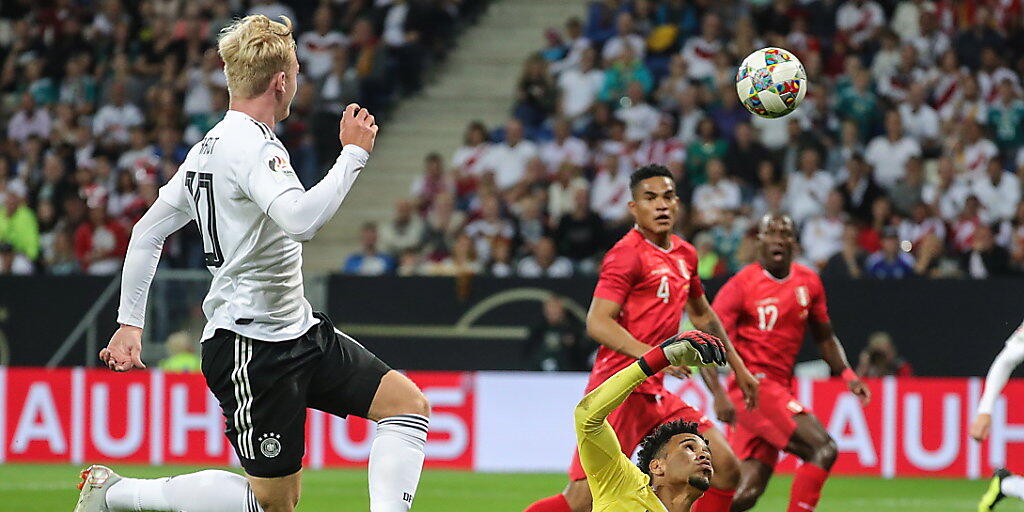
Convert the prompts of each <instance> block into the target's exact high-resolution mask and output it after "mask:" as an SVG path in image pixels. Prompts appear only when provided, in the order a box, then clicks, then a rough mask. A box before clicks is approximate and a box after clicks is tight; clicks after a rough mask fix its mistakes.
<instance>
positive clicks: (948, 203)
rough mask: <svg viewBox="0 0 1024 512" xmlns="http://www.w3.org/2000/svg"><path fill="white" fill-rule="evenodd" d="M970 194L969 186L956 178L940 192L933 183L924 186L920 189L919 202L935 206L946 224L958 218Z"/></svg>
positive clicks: (937, 186)
mask: <svg viewBox="0 0 1024 512" xmlns="http://www.w3.org/2000/svg"><path fill="white" fill-rule="evenodd" d="M970 194H971V189H970V184H969V183H968V182H967V181H966V180H964V179H962V178H957V179H955V180H953V183H952V184H951V185H950V186H949V188H947V189H946V190H942V189H941V188H940V187H939V185H937V184H935V183H927V184H925V186H924V188H922V189H921V200H922V201H924V202H926V203H928V204H930V205H933V206H935V207H936V208H937V209H938V211H939V215H940V216H941V217H942V218H943V219H944V220H945V221H946V222H953V221H955V220H956V219H957V218H958V217H959V216H960V212H961V211H963V209H964V203H965V202H967V196H969V195H970Z"/></svg>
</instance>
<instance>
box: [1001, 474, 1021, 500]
mask: <svg viewBox="0 0 1024 512" xmlns="http://www.w3.org/2000/svg"><path fill="white" fill-rule="evenodd" d="M999 490H1001V491H1003V494H1005V495H1007V496H1009V497H1011V498H1017V499H1018V500H1024V476H1017V475H1013V476H1008V477H1006V478H1004V479H1003V483H1002V484H1000V486H999Z"/></svg>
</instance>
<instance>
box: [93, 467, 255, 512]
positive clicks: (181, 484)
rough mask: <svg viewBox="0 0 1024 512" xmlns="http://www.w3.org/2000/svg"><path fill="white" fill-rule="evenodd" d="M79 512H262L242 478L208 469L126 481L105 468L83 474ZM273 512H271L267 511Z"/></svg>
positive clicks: (247, 483) (244, 479)
mask: <svg viewBox="0 0 1024 512" xmlns="http://www.w3.org/2000/svg"><path fill="white" fill-rule="evenodd" d="M81 489H82V492H81V494H80V495H79V499H78V504H77V505H76V506H75V512H108V511H109V512H122V511H126V512H128V511H130V512H140V511H143V510H146V511H153V512H178V511H187V512H260V511H263V510H264V509H263V508H261V507H260V506H259V504H258V503H257V501H256V499H255V497H254V495H253V490H252V488H251V487H250V486H249V482H248V481H246V478H245V477H244V476H242V475H239V474H236V473H231V472H229V471H220V470H214V469H208V470H205V471H199V472H197V473H189V474H187V475H179V476H174V477H168V478H155V479H143V478H126V477H122V476H120V475H118V474H117V473H114V472H113V471H112V470H110V468H107V467H104V466H91V467H89V468H86V469H85V470H84V471H82V483H81ZM267 512H269V510H267Z"/></svg>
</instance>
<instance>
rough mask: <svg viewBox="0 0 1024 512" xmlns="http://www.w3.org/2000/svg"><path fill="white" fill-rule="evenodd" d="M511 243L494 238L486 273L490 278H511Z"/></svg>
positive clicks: (503, 239)
mask: <svg viewBox="0 0 1024 512" xmlns="http://www.w3.org/2000/svg"><path fill="white" fill-rule="evenodd" d="M512 271H513V269H512V242H511V241H509V240H508V239H505V238H495V239H494V241H493V242H492V243H491V262H490V264H489V265H488V268H487V273H488V274H489V275H491V276H492V277H501V278H505V277H512Z"/></svg>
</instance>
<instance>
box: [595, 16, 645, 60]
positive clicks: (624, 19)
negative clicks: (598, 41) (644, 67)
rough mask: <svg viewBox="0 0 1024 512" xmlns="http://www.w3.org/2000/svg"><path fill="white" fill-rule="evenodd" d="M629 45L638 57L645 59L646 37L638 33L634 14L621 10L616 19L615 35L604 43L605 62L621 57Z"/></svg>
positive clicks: (602, 51) (602, 53) (602, 54)
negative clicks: (634, 22) (634, 23)
mask: <svg viewBox="0 0 1024 512" xmlns="http://www.w3.org/2000/svg"><path fill="white" fill-rule="evenodd" d="M627 46H628V47H629V48H630V50H632V52H633V54H634V55H635V56H636V57H637V58H639V59H641V60H643V58H644V52H645V51H646V49H647V43H646V42H645V41H644V38H642V37H640V36H639V35H637V34H636V30H635V28H634V26H633V15H632V14H631V13H629V12H621V13H619V15H618V17H617V18H616V19H615V36H614V37H612V38H611V39H609V40H608V41H607V42H606V43H605V44H604V48H603V49H602V50H601V57H602V58H604V60H605V62H611V61H613V60H615V59H617V58H619V57H621V56H622V54H623V52H624V51H625V48H626V47H627Z"/></svg>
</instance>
